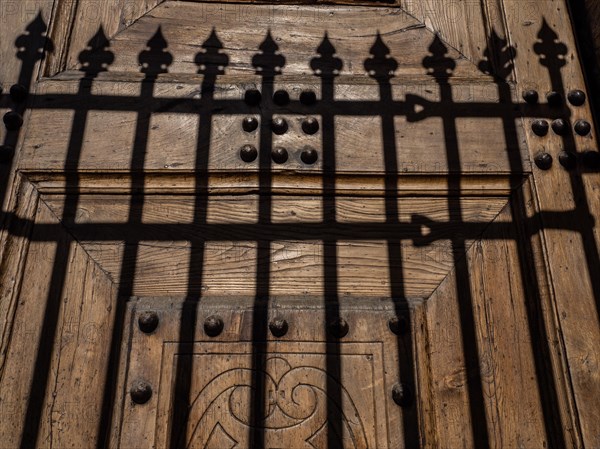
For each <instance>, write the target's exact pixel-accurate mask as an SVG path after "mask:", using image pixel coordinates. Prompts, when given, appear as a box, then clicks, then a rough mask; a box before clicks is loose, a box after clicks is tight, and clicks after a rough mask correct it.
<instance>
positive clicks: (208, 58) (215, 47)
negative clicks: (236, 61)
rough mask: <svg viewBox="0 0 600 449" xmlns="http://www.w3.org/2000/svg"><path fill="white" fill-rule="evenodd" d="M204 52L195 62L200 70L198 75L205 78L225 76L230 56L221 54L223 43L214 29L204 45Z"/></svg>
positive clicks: (197, 56) (199, 54)
mask: <svg viewBox="0 0 600 449" xmlns="http://www.w3.org/2000/svg"><path fill="white" fill-rule="evenodd" d="M202 48H203V49H204V51H203V52H201V53H198V54H197V55H196V58H195V60H194V62H195V63H196V65H198V66H199V67H200V68H199V69H198V73H201V74H203V75H205V76H216V75H223V74H224V73H225V67H227V65H228V64H229V56H227V55H226V54H225V53H221V51H222V50H223V48H224V47H223V43H222V42H221V40H220V39H219V37H218V36H217V32H216V30H215V29H214V28H213V29H212V31H211V32H210V35H209V36H208V38H207V39H206V40H205V41H204V42H203V43H202Z"/></svg>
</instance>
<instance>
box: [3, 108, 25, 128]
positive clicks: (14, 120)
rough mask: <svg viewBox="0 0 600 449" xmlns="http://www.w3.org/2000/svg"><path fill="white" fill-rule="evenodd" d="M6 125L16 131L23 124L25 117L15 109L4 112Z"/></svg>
mask: <svg viewBox="0 0 600 449" xmlns="http://www.w3.org/2000/svg"><path fill="white" fill-rule="evenodd" d="M4 125H5V126H6V129H8V130H9V131H16V130H17V129H19V128H20V127H21V126H23V117H21V115H20V114H18V113H17V112H15V111H10V112H7V113H6V114H4Z"/></svg>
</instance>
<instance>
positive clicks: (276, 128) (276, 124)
mask: <svg viewBox="0 0 600 449" xmlns="http://www.w3.org/2000/svg"><path fill="white" fill-rule="evenodd" d="M271 130H273V132H274V133H275V134H277V135H281V134H285V133H286V131H287V130H288V124H287V121H286V120H285V119H284V118H283V117H275V118H274V119H273V120H271Z"/></svg>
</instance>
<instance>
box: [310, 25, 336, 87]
mask: <svg viewBox="0 0 600 449" xmlns="http://www.w3.org/2000/svg"><path fill="white" fill-rule="evenodd" d="M317 54H319V55H320V56H318V57H316V58H313V59H311V60H310V68H311V69H312V71H313V72H314V74H315V75H316V76H320V77H321V78H333V77H335V76H338V75H339V74H340V72H341V70H342V67H343V66H344V63H343V62H342V60H341V59H340V58H338V57H337V56H336V50H335V47H334V46H333V44H332V43H331V41H330V40H329V36H328V35H327V33H325V35H324V36H323V40H322V41H321V43H320V44H319V46H318V47H317Z"/></svg>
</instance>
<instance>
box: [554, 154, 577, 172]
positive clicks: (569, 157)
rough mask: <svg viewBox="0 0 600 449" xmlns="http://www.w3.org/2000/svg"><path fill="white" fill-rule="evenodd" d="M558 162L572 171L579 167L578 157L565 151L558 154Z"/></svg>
mask: <svg viewBox="0 0 600 449" xmlns="http://www.w3.org/2000/svg"><path fill="white" fill-rule="evenodd" d="M558 162H559V163H560V165H562V166H563V167H564V168H566V169H567V170H571V169H573V168H575V166H576V165H577V157H576V156H575V155H574V154H573V153H572V152H570V151H564V150H563V151H561V152H560V153H558Z"/></svg>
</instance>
